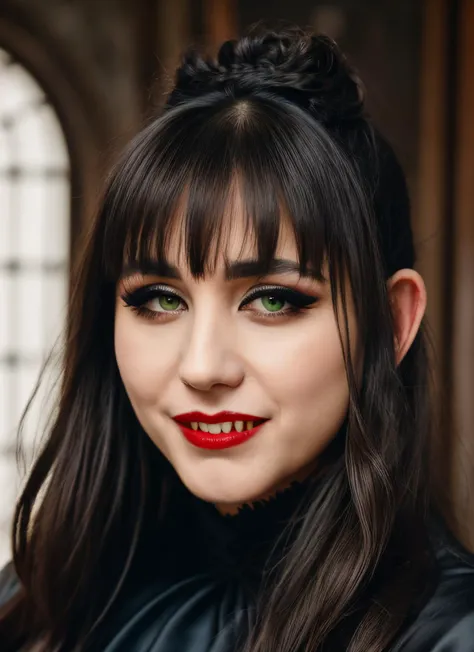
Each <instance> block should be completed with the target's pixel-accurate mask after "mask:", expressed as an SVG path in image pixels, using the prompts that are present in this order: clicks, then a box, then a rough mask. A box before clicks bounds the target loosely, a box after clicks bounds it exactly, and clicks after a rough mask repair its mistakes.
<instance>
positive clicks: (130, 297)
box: [120, 284, 183, 308]
mask: <svg viewBox="0 0 474 652" xmlns="http://www.w3.org/2000/svg"><path fill="white" fill-rule="evenodd" d="M162 295H164V296H168V297H176V298H177V299H180V301H183V299H182V298H181V297H180V295H179V294H178V293H176V292H173V291H172V290H170V289H169V287H166V286H164V285H160V284H153V285H145V286H144V287H141V288H137V289H136V290H132V291H127V290H126V291H125V292H124V293H123V294H121V295H120V297H121V299H122V301H123V302H124V303H125V304H126V305H127V306H131V307H134V308H139V307H140V306H143V304H145V303H147V302H148V301H151V299H154V298H155V297H157V296H162Z"/></svg>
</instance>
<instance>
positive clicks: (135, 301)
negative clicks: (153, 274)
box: [122, 286, 187, 319]
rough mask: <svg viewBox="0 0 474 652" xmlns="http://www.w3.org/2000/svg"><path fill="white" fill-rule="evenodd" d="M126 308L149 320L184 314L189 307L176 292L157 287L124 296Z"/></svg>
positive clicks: (134, 291)
mask: <svg viewBox="0 0 474 652" xmlns="http://www.w3.org/2000/svg"><path fill="white" fill-rule="evenodd" d="M122 299H123V301H124V303H125V305H126V306H128V307H129V308H131V309H132V310H134V311H135V312H136V313H137V314H138V315H140V316H142V317H146V318H147V319H159V318H160V317H161V316H164V315H172V314H176V313H179V312H183V311H184V310H186V309H187V306H186V304H185V302H184V301H183V299H181V297H179V296H178V295H177V294H174V292H170V291H169V290H167V289H165V288H163V289H162V288H160V287H156V286H151V287H143V288H138V289H137V290H133V291H127V292H125V294H123V295H122Z"/></svg>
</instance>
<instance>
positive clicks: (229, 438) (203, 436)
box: [173, 412, 268, 450]
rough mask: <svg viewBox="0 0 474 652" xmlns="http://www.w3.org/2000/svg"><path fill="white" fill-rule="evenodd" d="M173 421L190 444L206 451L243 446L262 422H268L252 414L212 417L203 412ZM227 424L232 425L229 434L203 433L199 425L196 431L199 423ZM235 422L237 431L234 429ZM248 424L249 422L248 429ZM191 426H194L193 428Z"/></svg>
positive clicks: (229, 413) (239, 413)
mask: <svg viewBox="0 0 474 652" xmlns="http://www.w3.org/2000/svg"><path fill="white" fill-rule="evenodd" d="M173 419H174V421H176V423H177V424H178V426H179V427H180V429H181V432H182V433H183V435H184V436H185V437H186V439H187V440H188V441H189V442H190V443H191V444H193V445H194V446H197V447H198V448H205V449H208V450H221V449H224V448H231V447H232V446H238V445H239V444H243V443H244V442H246V441H247V440H248V439H250V438H251V437H253V436H254V435H256V434H257V433H258V431H259V430H260V429H261V427H262V425H263V424H264V422H265V421H268V419H263V418H262V417H258V416H255V415H253V414H243V413H242V412H218V413H217V414H212V415H211V414H204V413H203V412H186V413H185V414H178V415H177V416H175V417H173ZM229 422H230V423H231V424H232V425H231V429H230V432H223V431H222V432H219V433H211V432H204V431H203V430H201V427H200V426H199V425H198V426H197V429H196V424H199V423H204V424H206V425H213V424H217V423H222V424H223V423H229ZM236 422H237V427H238V428H239V430H237V429H236ZM238 422H240V424H239V423H238ZM249 422H251V426H250V427H249ZM191 424H194V427H193V426H192V425H191ZM242 424H243V425H242Z"/></svg>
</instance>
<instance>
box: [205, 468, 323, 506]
mask: <svg viewBox="0 0 474 652" xmlns="http://www.w3.org/2000/svg"><path fill="white" fill-rule="evenodd" d="M315 467H316V464H315V462H312V463H311V464H309V465H307V466H305V467H304V468H302V469H300V470H299V471H298V472H297V473H295V474H293V475H291V476H290V477H287V478H285V479H284V480H282V481H281V482H279V483H278V484H277V485H275V486H274V487H272V489H270V490H269V491H267V492H264V493H262V494H259V495H258V496H256V497H254V498H252V499H251V500H249V501H245V502H239V503H215V506H216V508H217V510H218V511H219V512H220V513H221V514H222V515H224V516H235V515H236V514H238V513H239V512H240V510H241V509H242V508H243V507H250V508H251V509H253V507H254V505H255V504H256V503H261V502H268V501H269V500H271V499H272V498H274V497H275V496H276V495H277V494H279V493H281V492H282V491H285V490H286V489H289V488H290V487H291V485H293V484H294V483H298V484H300V483H302V482H304V481H305V480H306V479H307V478H308V477H309V476H310V475H311V474H312V472H313V471H314V469H315Z"/></svg>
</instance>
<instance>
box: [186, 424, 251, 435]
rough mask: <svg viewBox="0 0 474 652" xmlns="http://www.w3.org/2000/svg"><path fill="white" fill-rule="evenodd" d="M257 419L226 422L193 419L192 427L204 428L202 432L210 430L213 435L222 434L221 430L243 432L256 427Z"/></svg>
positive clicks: (196, 428)
mask: <svg viewBox="0 0 474 652" xmlns="http://www.w3.org/2000/svg"><path fill="white" fill-rule="evenodd" d="M254 424H255V421H236V422H235V423H232V421H225V422H224V423H203V422H201V421H199V422H197V421H191V424H190V425H191V428H192V429H193V430H202V432H208V433H210V434H211V435H220V434H221V432H224V433H226V434H227V433H229V432H231V431H232V430H235V431H236V432H243V431H244V430H252V429H253V428H254Z"/></svg>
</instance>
